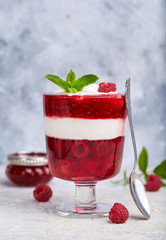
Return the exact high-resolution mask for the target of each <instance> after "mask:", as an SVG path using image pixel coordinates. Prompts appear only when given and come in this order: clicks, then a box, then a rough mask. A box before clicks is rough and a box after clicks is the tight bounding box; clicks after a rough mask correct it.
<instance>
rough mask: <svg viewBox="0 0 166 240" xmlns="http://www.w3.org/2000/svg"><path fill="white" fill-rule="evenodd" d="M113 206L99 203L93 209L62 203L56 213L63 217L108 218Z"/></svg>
mask: <svg viewBox="0 0 166 240" xmlns="http://www.w3.org/2000/svg"><path fill="white" fill-rule="evenodd" d="M111 207H112V205H111V204H106V203H97V204H96V205H95V206H94V207H93V208H89V209H88V208H86V209H85V208H80V207H79V208H78V207H76V205H75V203H62V204H60V205H58V206H57V207H56V209H55V211H56V212H57V213H58V214H59V215H60V216H63V217H76V218H77V217H80V218H84V217H87V218H88V217H89V218H95V217H106V216H108V215H109V211H110V209H111Z"/></svg>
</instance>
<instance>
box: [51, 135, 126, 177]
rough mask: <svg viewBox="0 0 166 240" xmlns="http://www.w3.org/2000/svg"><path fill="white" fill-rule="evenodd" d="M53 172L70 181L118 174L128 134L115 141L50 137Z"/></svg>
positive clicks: (56, 175)
mask: <svg viewBox="0 0 166 240" xmlns="http://www.w3.org/2000/svg"><path fill="white" fill-rule="evenodd" d="M46 144H47V154H48V162H49V167H50V170H51V172H52V175H53V176H55V177H57V178H61V179H65V180H70V181H100V180H104V179H107V178H111V177H113V176H115V175H116V174H118V172H119V171H120V167H121V162H122V155H123V145H124V137H117V138H115V139H111V140H66V139H58V138H52V137H47V136H46Z"/></svg>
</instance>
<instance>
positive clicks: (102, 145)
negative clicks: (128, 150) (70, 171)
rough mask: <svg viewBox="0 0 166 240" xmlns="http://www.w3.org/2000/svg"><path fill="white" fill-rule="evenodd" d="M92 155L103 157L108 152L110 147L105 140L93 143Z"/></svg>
mask: <svg viewBox="0 0 166 240" xmlns="http://www.w3.org/2000/svg"><path fill="white" fill-rule="evenodd" d="M92 149H93V153H94V155H95V157H97V158H102V157H105V156H106V155H107V154H108V153H109V151H110V145H109V143H108V142H107V141H106V140H98V141H95V142H94V143H93V145H92Z"/></svg>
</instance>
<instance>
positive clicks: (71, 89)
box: [68, 88, 77, 93]
mask: <svg viewBox="0 0 166 240" xmlns="http://www.w3.org/2000/svg"><path fill="white" fill-rule="evenodd" d="M68 91H69V93H77V89H75V88H69V89H68Z"/></svg>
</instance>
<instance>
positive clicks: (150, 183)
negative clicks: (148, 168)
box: [144, 174, 162, 192]
mask: <svg viewBox="0 0 166 240" xmlns="http://www.w3.org/2000/svg"><path fill="white" fill-rule="evenodd" d="M144 186H145V189H146V191H149V192H156V191H158V190H159V189H160V187H161V186H162V181H161V179H160V178H159V177H158V176H157V175H155V174H151V175H149V177H148V178H147V181H146V184H145V185H144Z"/></svg>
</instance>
